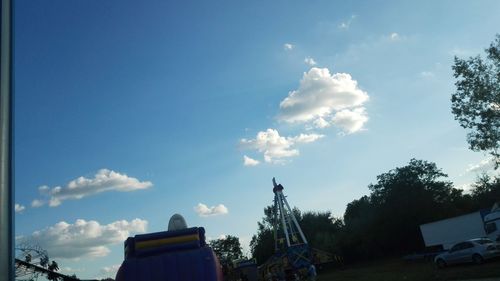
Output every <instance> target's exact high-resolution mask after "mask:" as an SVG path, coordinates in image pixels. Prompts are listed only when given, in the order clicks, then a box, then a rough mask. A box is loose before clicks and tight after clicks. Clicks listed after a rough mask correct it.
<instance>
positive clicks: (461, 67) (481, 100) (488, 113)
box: [451, 34, 500, 168]
mask: <svg viewBox="0 0 500 281" xmlns="http://www.w3.org/2000/svg"><path fill="white" fill-rule="evenodd" d="M485 51H486V59H483V58H481V57H480V56H476V57H471V58H469V59H467V60H465V59H460V58H458V57H455V64H454V65H453V67H452V68H453V71H454V77H455V78H457V79H458V80H457V82H456V83H455V85H456V87H457V90H456V92H455V94H453V95H452V96H451V109H452V112H453V114H454V115H455V119H456V120H458V122H459V123H460V125H461V126H462V127H464V128H466V129H471V131H470V132H469V133H468V135H467V140H468V142H469V145H470V148H471V149H472V150H474V151H486V152H489V153H490V154H491V155H493V157H494V159H495V163H496V168H497V167H498V165H499V164H500V150H499V149H500V34H497V36H496V39H495V40H494V41H493V42H492V43H491V45H490V47H489V48H487V49H486V50H485Z"/></svg>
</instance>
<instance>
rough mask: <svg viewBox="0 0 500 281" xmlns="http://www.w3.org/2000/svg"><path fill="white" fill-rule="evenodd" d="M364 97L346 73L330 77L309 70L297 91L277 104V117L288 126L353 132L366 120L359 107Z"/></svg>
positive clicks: (325, 72)
mask: <svg viewBox="0 0 500 281" xmlns="http://www.w3.org/2000/svg"><path fill="white" fill-rule="evenodd" d="M368 99H369V96H368V94H367V93H366V92H365V91H363V90H361V89H360V88H359V87H358V83H357V81H356V80H354V79H352V77H351V75H349V74H347V73H335V74H333V75H332V74H330V71H329V70H328V68H316V67H313V68H311V69H310V70H309V71H308V72H307V73H304V76H303V77H302V80H301V81H300V85H299V88H298V89H296V90H293V91H291V92H289V93H288V96H287V97H286V98H285V99H284V100H282V101H281V103H280V113H279V115H278V118H279V119H280V120H281V121H285V122H288V123H308V124H310V125H311V126H313V127H316V128H325V127H328V126H330V125H333V124H335V125H339V127H340V128H342V129H343V130H344V131H345V132H346V133H354V132H357V131H359V130H361V129H362V128H363V124H364V123H365V122H366V121H368V117H367V115H366V111H365V109H364V107H363V104H364V103H365V102H366V101H368Z"/></svg>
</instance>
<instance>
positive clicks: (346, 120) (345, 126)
mask: <svg viewBox="0 0 500 281" xmlns="http://www.w3.org/2000/svg"><path fill="white" fill-rule="evenodd" d="M366 121H368V116H367V115H366V111H365V108H363V107H358V108H355V109H353V110H350V109H344V110H341V111H339V112H337V113H335V116H334V117H333V119H332V122H333V123H334V124H335V125H336V126H338V127H340V128H342V130H343V131H344V132H345V133H347V134H352V133H355V132H358V131H360V130H362V129H363V125H364V124H365V123H366Z"/></svg>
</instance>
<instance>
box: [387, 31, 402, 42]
mask: <svg viewBox="0 0 500 281" xmlns="http://www.w3.org/2000/svg"><path fill="white" fill-rule="evenodd" d="M389 38H390V39H391V40H392V41H398V40H399V39H401V36H399V34H397V33H396V32H393V33H391V35H389Z"/></svg>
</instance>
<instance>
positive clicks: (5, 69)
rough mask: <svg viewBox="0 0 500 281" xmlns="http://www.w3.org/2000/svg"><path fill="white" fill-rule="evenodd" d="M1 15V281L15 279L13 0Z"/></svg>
mask: <svg viewBox="0 0 500 281" xmlns="http://www.w3.org/2000/svg"><path fill="white" fill-rule="evenodd" d="M1 1H2V5H1V10H0V13H1V16H0V20H1V21H0V37H1V42H0V281H3V280H5V281H7V280H9V281H10V280H14V279H15V276H14V240H13V237H14V235H13V233H14V204H13V198H14V188H13V178H12V175H13V173H12V171H13V168H12V139H13V138H12V116H13V115H12V97H13V94H12V92H13V85H12V84H13V83H12V82H13V77H12V69H13V67H12V61H13V60H12V53H13V48H12V46H13V42H12V38H13V36H12V30H13V28H12V23H13V21H12V15H13V13H12V11H13V1H12V0H1Z"/></svg>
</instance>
